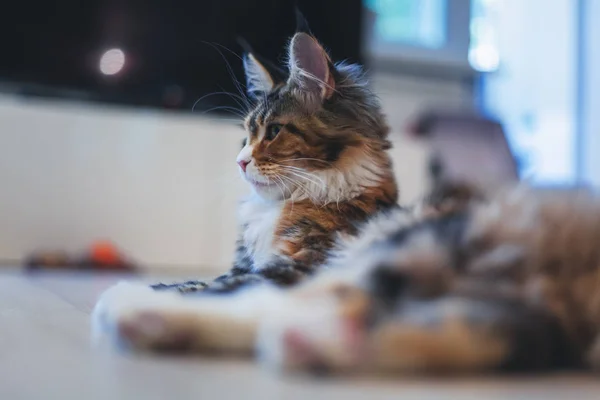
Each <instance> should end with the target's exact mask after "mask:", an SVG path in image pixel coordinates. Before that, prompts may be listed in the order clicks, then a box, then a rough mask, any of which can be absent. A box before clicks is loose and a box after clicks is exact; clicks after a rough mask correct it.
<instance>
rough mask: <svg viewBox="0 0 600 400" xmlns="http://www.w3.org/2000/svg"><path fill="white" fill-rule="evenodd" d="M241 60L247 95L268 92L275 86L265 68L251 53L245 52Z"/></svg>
mask: <svg viewBox="0 0 600 400" xmlns="http://www.w3.org/2000/svg"><path fill="white" fill-rule="evenodd" d="M243 61H244V71H245V73H246V91H247V92H248V95H250V96H253V97H255V96H257V95H261V94H264V93H269V92H270V91H271V90H272V89H273V87H274V86H275V80H274V79H273V76H271V74H270V73H269V71H268V70H267V68H265V66H264V65H263V64H262V63H261V62H260V61H258V59H257V58H256V56H254V54H252V53H245V54H244V57H243Z"/></svg>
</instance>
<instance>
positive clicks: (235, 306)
mask: <svg viewBox="0 0 600 400" xmlns="http://www.w3.org/2000/svg"><path fill="white" fill-rule="evenodd" d="M279 295H280V294H279V292H278V291H277V290H276V289H273V288H270V287H261V288H256V289H254V290H246V291H242V292H240V293H237V294H235V295H229V296H204V295H201V296H181V295H180V294H178V293H176V292H157V291H154V290H152V289H151V288H149V287H147V286H146V285H144V284H137V283H119V284H118V285H116V286H114V287H112V288H110V289H108V290H107V291H106V292H105V293H104V294H103V295H102V296H101V298H100V299H99V301H98V303H97V305H96V307H95V309H94V312H93V314H92V326H93V334H94V338H95V340H96V341H97V342H101V341H102V340H103V339H108V340H109V343H110V344H113V345H117V346H118V347H121V348H126V349H131V350H138V351H139V350H142V351H177V350H179V351H181V350H185V351H194V352H223V353H242V354H248V353H251V352H252V350H253V348H254V343H255V337H256V331H257V326H258V323H259V321H260V320H261V318H262V315H263V313H264V312H266V311H267V310H268V307H269V305H270V304H274V303H273V302H274V301H275V302H276V299H275V298H277V297H278V296H279Z"/></svg>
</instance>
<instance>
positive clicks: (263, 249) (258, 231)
mask: <svg viewBox="0 0 600 400" xmlns="http://www.w3.org/2000/svg"><path fill="white" fill-rule="evenodd" d="M282 208H283V202H274V201H268V200H264V199H262V198H260V197H258V196H253V197H251V198H250V199H248V200H246V201H245V202H244V203H242V205H241V207H240V223H241V225H242V227H243V228H244V232H243V240H244V244H245V245H246V248H247V250H248V253H249V255H250V256H251V257H252V259H253V261H254V269H255V270H259V269H261V268H263V267H264V266H265V265H267V263H269V261H271V260H272V259H273V258H274V257H275V256H276V255H277V254H278V253H277V252H276V251H275V249H274V248H273V239H274V234H275V228H276V227H277V222H278V221H279V217H280V215H281V210H282Z"/></svg>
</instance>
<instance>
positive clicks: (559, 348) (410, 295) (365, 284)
mask: <svg viewBox="0 0 600 400" xmlns="http://www.w3.org/2000/svg"><path fill="white" fill-rule="evenodd" d="M361 232H362V233H363V234H362V235H359V236H358V237H359V239H350V240H348V239H342V238H340V242H339V252H338V257H336V258H335V259H334V260H335V261H334V262H332V264H331V265H330V268H328V269H327V270H326V271H324V272H322V273H320V274H319V275H318V276H316V277H315V278H313V279H311V280H309V281H307V282H305V283H303V284H301V285H299V286H297V287H295V288H293V289H290V290H281V289H278V288H275V287H272V286H268V285H265V286H262V287H256V288H250V289H247V290H242V291H240V292H239V293H237V294H234V295H231V296H217V297H215V296H199V297H181V296H179V295H176V294H174V293H161V292H153V291H151V290H149V289H146V288H143V287H142V286H136V285H135V284H122V285H121V286H117V287H115V288H113V289H111V290H110V291H108V292H107V293H105V295H104V296H103V298H102V299H101V300H100V302H99V303H98V306H97V308H96V310H95V314H94V318H95V321H96V324H95V326H96V327H97V328H99V329H100V330H103V331H104V332H108V333H109V337H110V338H111V339H112V340H113V341H117V342H119V343H125V344H128V345H130V346H132V347H134V348H137V349H140V350H146V351H148V350H173V349H181V348H185V349H188V350H192V351H198V352H207V351H219V352H226V353H229V352H234V353H243V354H250V353H253V352H258V356H259V358H260V359H261V360H262V361H263V362H265V363H267V364H268V365H270V366H271V367H274V368H278V369H281V368H283V369H287V370H289V369H292V370H298V369H299V370H307V371H314V370H315V369H317V370H320V371H322V370H330V371H333V372H339V373H348V372H357V371H363V372H364V371H369V372H373V371H379V372H411V373H414V372H420V373H429V372H440V371H441V372H457V371H484V370H497V369H501V370H540V369H552V368H562V367H573V366H576V367H579V366H587V367H597V366H599V365H600V351H599V348H600V345H599V343H600V251H599V250H598V249H599V247H598V243H599V242H600V199H599V198H598V197H597V196H596V195H595V194H594V193H590V192H585V191H578V190H573V191H543V190H537V189H531V188H528V187H517V188H513V189H510V190H507V191H506V192H504V193H501V194H499V195H497V196H495V197H494V198H493V199H490V200H489V201H481V200H472V201H471V202H468V203H466V204H465V205H463V207H461V208H458V209H454V210H452V211H449V212H443V213H438V214H426V215H423V216H415V214H413V213H411V212H409V211H407V210H403V209H400V208H398V209H395V210H391V211H388V212H387V214H386V215H385V216H383V215H382V217H381V218H377V219H374V220H372V221H371V222H370V223H368V224H366V225H365V226H364V227H363V228H362V229H361ZM236 331H239V334H236V333H235V332H236ZM225 332H227V334H225Z"/></svg>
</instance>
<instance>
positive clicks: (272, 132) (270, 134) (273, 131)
mask: <svg viewBox="0 0 600 400" xmlns="http://www.w3.org/2000/svg"><path fill="white" fill-rule="evenodd" d="M281 128H283V125H281V124H271V125H269V126H267V131H266V132H265V138H266V139H267V140H273V139H275V136H277V134H278V133H279V131H280V130H281Z"/></svg>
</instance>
